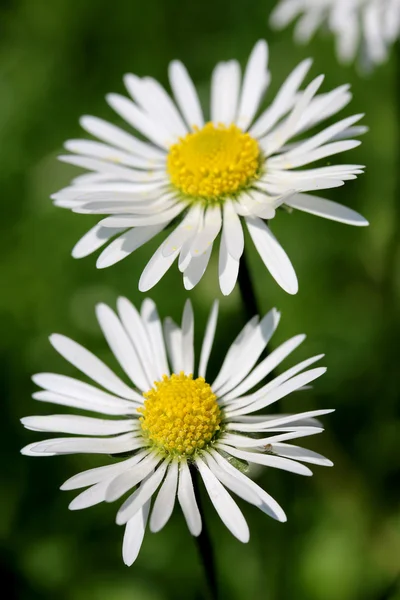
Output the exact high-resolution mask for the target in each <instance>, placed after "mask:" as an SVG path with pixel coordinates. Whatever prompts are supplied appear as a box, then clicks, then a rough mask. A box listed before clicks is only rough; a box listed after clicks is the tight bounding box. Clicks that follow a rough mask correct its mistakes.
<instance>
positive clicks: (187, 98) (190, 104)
mask: <svg viewBox="0 0 400 600" xmlns="http://www.w3.org/2000/svg"><path fill="white" fill-rule="evenodd" d="M169 79H170V83H171V88H172V91H173V93H174V97H175V100H176V102H177V104H178V106H179V108H180V110H181V113H182V115H183V116H184V118H185V121H186V123H187V124H188V125H189V127H191V128H192V129H193V127H194V126H197V127H199V128H201V127H203V125H204V119H203V113H202V110H201V106H200V101H199V98H198V95H197V92H196V88H195V87H194V85H193V82H192V80H191V78H190V76H189V74H188V72H187V70H186V68H185V66H184V65H183V64H182V63H181V62H179V61H173V62H172V63H171V64H170V67H169Z"/></svg>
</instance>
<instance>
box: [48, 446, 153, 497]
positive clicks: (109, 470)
mask: <svg viewBox="0 0 400 600" xmlns="http://www.w3.org/2000/svg"><path fill="white" fill-rule="evenodd" d="M148 453H149V451H148V450H147V449H146V450H143V451H142V452H138V453H137V454H135V456H132V457H131V458H128V459H126V460H121V461H120V462H117V463H115V464H113V465H106V466H104V467H96V468H94V469H88V470H87V471H82V473H78V474H77V475H74V476H73V477H70V478H69V479H67V481H65V482H64V483H63V484H62V486H60V490H76V489H79V488H83V487H87V486H88V485H94V484H95V483H100V481H105V480H107V481H108V483H109V482H110V481H111V479H112V478H113V477H116V476H117V475H119V474H120V473H123V472H124V471H128V470H129V469H131V468H132V467H133V466H135V465H136V464H137V463H138V462H139V461H141V460H142V458H144V457H145V456H146V455H147V454H148Z"/></svg>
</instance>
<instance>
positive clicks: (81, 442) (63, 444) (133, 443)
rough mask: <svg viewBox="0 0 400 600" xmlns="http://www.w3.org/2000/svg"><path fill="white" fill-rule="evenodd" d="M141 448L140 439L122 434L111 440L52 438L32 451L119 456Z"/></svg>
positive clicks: (141, 442)
mask: <svg viewBox="0 0 400 600" xmlns="http://www.w3.org/2000/svg"><path fill="white" fill-rule="evenodd" d="M142 446H143V440H142V439H139V438H136V437H135V436H134V435H133V434H132V433H124V434H122V435H119V436H116V437H112V438H94V437H93V438H84V437H76V438H53V439H51V440H44V441H43V442H37V444H36V445H35V448H32V450H33V451H34V450H35V449H36V450H37V451H38V452H54V453H55V454H91V453H93V454H119V453H121V452H130V451H131V450H135V449H136V448H140V447H142Z"/></svg>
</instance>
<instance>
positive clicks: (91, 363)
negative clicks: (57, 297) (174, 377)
mask: <svg viewBox="0 0 400 600" xmlns="http://www.w3.org/2000/svg"><path fill="white" fill-rule="evenodd" d="M50 343H51V345H52V346H53V348H55V350H57V352H58V353H59V354H61V356H63V357H64V358H65V360H67V361H68V362H70V363H71V364H72V365H74V367H76V368H77V369H79V370H80V371H82V373H84V374H85V375H87V376H88V377H90V378H91V379H93V380H94V381H96V383H99V384H100V385H102V386H103V387H104V388H106V389H108V390H110V392H113V393H114V394H117V395H118V396H122V397H123V398H129V399H131V400H135V399H136V398H137V394H136V393H135V392H134V391H133V390H132V389H131V388H129V387H128V386H127V385H126V384H125V383H124V382H123V381H121V379H119V377H117V376H116V375H115V373H113V372H112V371H111V369H109V368H108V367H107V366H106V365H105V364H104V363H103V362H102V361H101V360H100V359H99V358H97V356H95V355H94V354H92V353H91V352H89V350H86V348H84V347H83V346H81V345H80V344H77V343H76V342H74V341H73V340H71V339H69V338H67V337H65V336H64V335H60V334H58V333H54V334H53V335H51V336H50Z"/></svg>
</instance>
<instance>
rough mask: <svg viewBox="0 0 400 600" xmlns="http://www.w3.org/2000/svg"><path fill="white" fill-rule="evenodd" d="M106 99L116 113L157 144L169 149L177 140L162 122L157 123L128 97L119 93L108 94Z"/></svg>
mask: <svg viewBox="0 0 400 600" xmlns="http://www.w3.org/2000/svg"><path fill="white" fill-rule="evenodd" d="M106 99H107V102H108V104H109V105H110V106H111V107H112V108H113V109H114V110H115V112H116V113H118V114H119V115H120V116H121V117H122V118H123V119H125V121H126V122H127V123H129V124H130V125H132V127H134V128H135V129H136V130H137V131H139V133H141V134H142V135H144V136H145V137H147V138H148V139H149V140H151V141H152V142H153V143H154V144H156V145H157V146H160V147H161V148H164V149H166V150H168V148H169V147H170V145H171V144H172V143H173V142H174V141H175V140H174V139H173V138H172V137H171V134H170V133H169V132H168V131H167V130H166V129H164V128H163V127H162V126H161V125H160V123H156V122H155V121H154V120H153V119H152V118H151V117H149V116H148V115H147V114H146V113H144V112H143V111H141V110H140V109H139V108H138V107H137V106H136V105H135V104H134V103H133V102H131V101H130V100H128V98H125V97H124V96H120V95H119V94H108V95H107V96H106Z"/></svg>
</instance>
